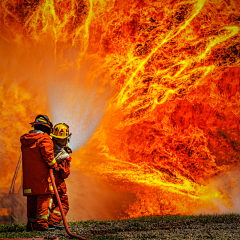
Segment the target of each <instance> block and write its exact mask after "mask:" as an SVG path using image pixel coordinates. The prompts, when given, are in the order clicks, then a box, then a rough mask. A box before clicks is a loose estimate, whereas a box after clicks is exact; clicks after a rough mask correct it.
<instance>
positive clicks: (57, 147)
mask: <svg viewBox="0 0 240 240" xmlns="http://www.w3.org/2000/svg"><path fill="white" fill-rule="evenodd" d="M50 135H51V137H52V140H53V143H54V147H53V149H54V157H55V159H56V161H57V165H58V166H57V168H56V169H54V171H53V174H54V177H55V183H56V187H57V191H58V195H59V197H60V200H61V204H62V207H63V211H64V215H66V214H67V212H68V210H69V202H68V195H67V188H66V183H65V180H64V179H66V178H67V177H68V176H69V174H70V162H71V156H70V154H71V153H72V150H71V148H70V147H69V146H68V143H69V141H70V137H71V135H72V134H69V126H68V125H67V124H66V123H58V124H56V125H55V126H54V128H53V133H51V134H50ZM61 220H62V215H61V212H60V208H59V205H58V202H57V198H56V196H54V197H53V204H52V209H51V214H50V216H49V219H48V223H49V227H54V228H57V229H60V230H62V229H64V226H63V225H61Z"/></svg>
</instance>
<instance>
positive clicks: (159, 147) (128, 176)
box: [0, 0, 240, 218]
mask: <svg viewBox="0 0 240 240" xmlns="http://www.w3.org/2000/svg"><path fill="white" fill-rule="evenodd" d="M239 9H240V5H239V2H238V1H237V0H220V1H218V0H205V1H204V0H187V1H180V0H177V1H172V0H169V1H162V0H158V1H150V0H144V1H136V0H130V1H123V0H116V1H107V0H105V1H104V0H78V1H77V0H71V1H70V0H67V1H63V0H44V1H36V2H34V3H33V2H32V1H29V0H11V1H3V2H2V4H1V6H0V19H1V28H0V29H1V30H0V46H1V56H2V57H1V68H0V75H1V77H2V78H1V79H2V80H1V82H2V87H1V88H0V94H1V98H0V102H1V120H0V122H1V126H2V130H1V131H2V134H1V137H0V141H1V143H2V144H1V145H2V146H3V147H2V148H3V151H4V152H6V153H7V154H5V155H4V156H3V157H1V161H0V164H1V165H2V166H3V168H9V171H5V172H4V174H3V175H2V174H1V175H0V179H1V180H2V183H1V186H0V188H3V187H8V186H9V179H10V175H11V174H12V172H13V171H14V164H15V162H16V161H17V159H18V157H17V155H18V154H19V153H20V149H18V151H14V146H16V147H17V146H19V143H18V140H17V139H19V136H20V135H21V134H22V133H25V132H27V131H28V126H27V123H29V122H31V121H32V120H33V119H34V117H35V116H36V115H37V114H39V113H40V112H45V113H47V114H51V115H52V116H51V117H52V119H53V122H54V123H58V122H63V121H66V122H67V123H68V124H69V125H70V131H71V126H72V132H73V139H72V144H73V148H74V150H77V149H78V148H80V149H79V150H78V151H75V152H74V154H73V155H74V156H73V158H74V159H75V161H74V162H73V168H74V169H77V170H78V171H82V172H84V173H85V174H89V175H91V176H94V177H95V178H99V179H101V180H102V181H104V182H105V184H106V185H107V186H108V187H109V188H110V189H112V190H113V191H117V192H122V193H123V194H126V193H130V194H132V195H133V196H134V197H133V198H129V201H128V204H127V205H126V206H124V207H122V210H121V211H120V210H119V213H118V218H125V217H139V216H142V215H150V214H152V215H154V214H162V215H166V214H193V213H198V212H200V211H202V210H204V211H212V212H219V211H221V210H220V209H221V207H219V206H220V205H221V206H224V207H225V208H227V209H228V210H229V211H234V206H235V204H234V196H235V195H238V194H239V193H238V192H239V186H238V181H237V178H236V177H235V175H233V174H232V171H233V170H235V171H238V169H239V166H238V159H239V143H240V139H239V114H240V93H239V92H240V89H239V78H240V68H239V65H240V55H239V49H240V45H239V40H240V33H239V30H240V21H239V19H240V15H239ZM11 122H14V123H16V124H15V125H14V127H10V126H9V124H10V123H11ZM9 166H11V167H9ZM3 168H2V167H1V169H3ZM224 174H228V176H230V177H229V179H230V180H229V184H226V185H224V186H223V185H220V184H218V183H217V181H220V180H219V178H220V177H221V176H225V175H224ZM217 179H218V180H217ZM233 182H236V184H235V185H233V184H232V183H233ZM233 189H234V191H233ZM233 192H234V193H233ZM219 204H220V205H219Z"/></svg>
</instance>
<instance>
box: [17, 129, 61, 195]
mask: <svg viewBox="0 0 240 240" xmlns="http://www.w3.org/2000/svg"><path fill="white" fill-rule="evenodd" d="M39 132H40V133H39ZM20 141H21V144H22V146H21V149H22V167H23V195H24V196H26V195H40V194H53V193H54V191H53V186H52V183H51V179H50V174H49V168H55V167H57V163H56V160H55V158H54V153H53V142H52V140H51V138H50V137H49V135H48V134H47V133H43V132H41V131H36V130H33V131H30V132H29V133H26V134H24V135H23V136H21V138H20Z"/></svg>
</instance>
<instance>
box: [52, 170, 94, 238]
mask: <svg viewBox="0 0 240 240" xmlns="http://www.w3.org/2000/svg"><path fill="white" fill-rule="evenodd" d="M49 172H50V177H51V180H52V184H53V189H54V192H55V194H56V198H57V202H58V205H59V208H60V211H61V214H62V220H63V223H64V226H65V229H66V232H67V234H68V235H69V236H70V237H73V238H77V239H83V240H90V239H86V238H84V237H81V236H78V235H75V234H73V233H71V232H70V230H69V228H68V225H67V220H66V217H65V214H64V212H63V207H62V203H61V200H60V197H59V195H58V191H57V187H56V184H55V178H54V175H53V169H50V171H49Z"/></svg>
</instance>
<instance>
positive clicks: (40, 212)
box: [27, 194, 52, 231]
mask: <svg viewBox="0 0 240 240" xmlns="http://www.w3.org/2000/svg"><path fill="white" fill-rule="evenodd" d="M51 205H52V194H43V195H29V196H27V218H28V223H27V230H28V231H32V230H41V229H43V228H47V227H48V216H49V214H50V209H51V207H52V206H51Z"/></svg>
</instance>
